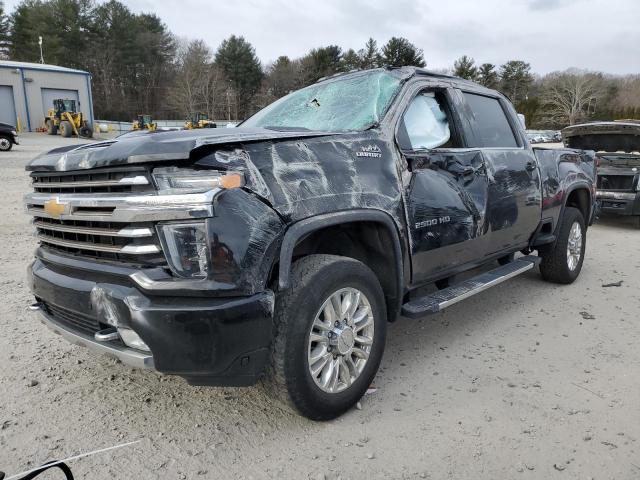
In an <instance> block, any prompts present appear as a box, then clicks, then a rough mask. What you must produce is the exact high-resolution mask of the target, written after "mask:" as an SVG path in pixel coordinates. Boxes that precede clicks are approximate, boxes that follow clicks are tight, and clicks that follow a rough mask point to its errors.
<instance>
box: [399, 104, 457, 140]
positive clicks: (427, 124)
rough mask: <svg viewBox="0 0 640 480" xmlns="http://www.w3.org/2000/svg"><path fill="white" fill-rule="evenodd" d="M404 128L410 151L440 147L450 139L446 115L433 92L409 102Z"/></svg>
mask: <svg viewBox="0 0 640 480" xmlns="http://www.w3.org/2000/svg"><path fill="white" fill-rule="evenodd" d="M404 127H405V128H406V135H407V137H408V140H409V143H410V144H411V147H410V148H411V149H412V150H419V149H429V148H437V147H442V146H445V145H446V144H447V143H448V142H449V140H450V139H451V130H450V128H449V120H448V118H447V114H446V113H445V111H444V109H443V108H442V105H441V104H440V102H439V101H438V98H437V97H436V95H435V93H434V92H423V93H421V94H419V95H418V96H417V97H416V98H414V99H413V100H412V101H411V104H410V105H409V108H408V109H407V111H406V112H405V114H404Z"/></svg>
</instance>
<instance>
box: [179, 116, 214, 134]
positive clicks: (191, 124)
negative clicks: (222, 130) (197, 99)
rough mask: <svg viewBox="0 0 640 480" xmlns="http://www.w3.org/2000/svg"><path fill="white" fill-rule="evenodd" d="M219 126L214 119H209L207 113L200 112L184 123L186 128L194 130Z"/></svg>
mask: <svg viewBox="0 0 640 480" xmlns="http://www.w3.org/2000/svg"><path fill="white" fill-rule="evenodd" d="M217 126H218V125H216V124H215V122H214V121H213V120H209V116H208V115H207V114H206V113H198V114H196V116H195V117H193V118H192V119H191V120H187V121H186V123H185V124H184V128H185V130H193V129H194V128H216V127H217Z"/></svg>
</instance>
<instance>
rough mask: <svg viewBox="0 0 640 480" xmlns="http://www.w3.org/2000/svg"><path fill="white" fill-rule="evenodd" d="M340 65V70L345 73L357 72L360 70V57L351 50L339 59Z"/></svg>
mask: <svg viewBox="0 0 640 480" xmlns="http://www.w3.org/2000/svg"><path fill="white" fill-rule="evenodd" d="M341 65H342V67H341V68H342V70H344V71H345V72H349V71H351V70H358V69H359V68H360V57H359V56H358V54H357V53H356V51H355V50H354V49H353V48H350V49H349V50H347V51H346V52H344V54H343V55H342V59H341Z"/></svg>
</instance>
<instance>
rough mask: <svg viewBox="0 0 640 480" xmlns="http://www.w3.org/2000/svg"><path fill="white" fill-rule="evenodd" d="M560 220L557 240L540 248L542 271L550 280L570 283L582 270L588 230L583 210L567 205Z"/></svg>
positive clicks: (544, 276) (545, 277) (543, 275)
mask: <svg viewBox="0 0 640 480" xmlns="http://www.w3.org/2000/svg"><path fill="white" fill-rule="evenodd" d="M560 222H561V223H560V226H559V228H558V238H557V239H556V241H555V242H554V243H552V244H550V245H545V246H543V247H541V248H540V249H539V250H538V254H539V255H540V257H542V262H541V263H540V272H541V273H542V278H544V279H545V280H547V281H549V282H554V283H565V284H568V283H573V282H574V280H575V279H576V278H578V275H580V271H581V270H582V263H583V261H584V252H585V248H586V243H587V235H586V233H587V232H586V227H585V223H584V217H583V216H582V212H580V210H578V209H577V208H573V207H567V208H566V209H565V212H564V215H563V216H562V219H561V221H560Z"/></svg>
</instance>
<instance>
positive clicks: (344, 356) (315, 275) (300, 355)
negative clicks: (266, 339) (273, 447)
mask: <svg viewBox="0 0 640 480" xmlns="http://www.w3.org/2000/svg"><path fill="white" fill-rule="evenodd" d="M291 285H292V287H291V288H290V289H289V290H287V291H285V292H283V293H281V294H278V295H277V296H276V305H275V313H274V329H275V332H274V342H273V346H272V356H271V358H272V361H271V366H270V371H269V377H270V378H269V380H270V383H271V384H272V386H273V387H275V393H276V394H277V396H278V397H280V399H282V400H284V402H285V403H287V404H289V405H291V406H293V407H294V408H295V409H296V410H297V411H298V412H300V413H301V414H302V415H304V416H306V417H308V418H310V419H312V420H329V419H332V418H335V417H337V416H339V415H341V414H342V413H344V412H345V411H347V410H348V409H350V408H351V407H353V406H354V405H355V404H356V403H357V402H358V400H359V399H360V398H361V397H362V395H364V393H365V392H366V390H367V388H368V387H369V385H370V384H371V382H372V380H373V378H374V376H375V374H376V372H377V371H378V366H379V365H380V360H381V359H382V353H383V351H384V343H385V338H386V328H387V318H386V309H385V304H384V294H383V292H382V288H381V287H380V283H379V282H378V279H377V277H376V276H375V274H374V273H373V272H372V271H371V270H370V269H369V268H368V267H367V266H366V265H364V264H363V263H361V262H359V261H357V260H354V259H351V258H347V257H339V256H334V255H310V256H307V257H304V258H302V259H301V260H298V261H297V262H295V263H294V265H293V268H292V278H291Z"/></svg>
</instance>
